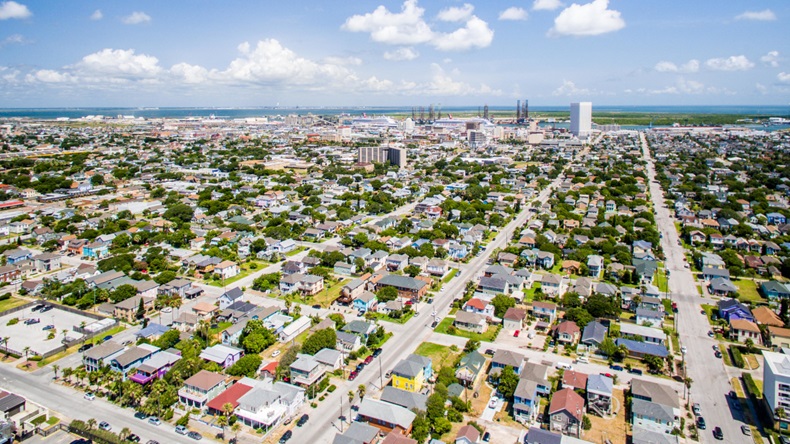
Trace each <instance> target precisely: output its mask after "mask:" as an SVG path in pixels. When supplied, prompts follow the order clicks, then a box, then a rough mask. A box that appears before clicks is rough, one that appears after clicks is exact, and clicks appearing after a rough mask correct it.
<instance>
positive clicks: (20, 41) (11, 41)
mask: <svg viewBox="0 0 790 444" xmlns="http://www.w3.org/2000/svg"><path fill="white" fill-rule="evenodd" d="M27 43H30V40H28V39H26V38H25V36H23V35H22V34H11V35H9V36H8V37H6V38H4V39H3V40H0V48H2V47H4V46H8V45H24V44H27Z"/></svg>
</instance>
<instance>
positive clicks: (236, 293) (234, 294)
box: [220, 287, 244, 301]
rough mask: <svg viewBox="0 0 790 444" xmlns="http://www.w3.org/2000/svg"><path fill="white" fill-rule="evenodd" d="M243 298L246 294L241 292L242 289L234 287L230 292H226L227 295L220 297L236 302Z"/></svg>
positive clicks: (223, 294)
mask: <svg viewBox="0 0 790 444" xmlns="http://www.w3.org/2000/svg"><path fill="white" fill-rule="evenodd" d="M243 296H244V292H243V291H241V288H239V287H233V288H231V289H230V290H228V291H226V292H225V293H222V295H221V296H220V297H221V298H222V297H225V298H228V299H230V300H231V301H235V300H237V299H239V298H241V297H243Z"/></svg>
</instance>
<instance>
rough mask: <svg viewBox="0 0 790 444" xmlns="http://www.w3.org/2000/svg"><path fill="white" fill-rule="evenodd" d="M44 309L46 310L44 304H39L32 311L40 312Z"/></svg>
mask: <svg viewBox="0 0 790 444" xmlns="http://www.w3.org/2000/svg"><path fill="white" fill-rule="evenodd" d="M42 308H44V304H38V305H36V306H34V307H33V308H31V309H30V311H39V310H41V309H42Z"/></svg>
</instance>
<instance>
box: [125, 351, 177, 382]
mask: <svg viewBox="0 0 790 444" xmlns="http://www.w3.org/2000/svg"><path fill="white" fill-rule="evenodd" d="M180 359H181V356H180V355H178V354H175V353H170V352H168V351H164V350H163V351H160V352H159V353H157V354H155V355H154V356H153V357H152V358H151V359H149V360H147V361H145V362H144V363H143V364H141V365H140V366H139V367H137V369H136V372H135V373H134V374H133V375H132V376H130V377H129V380H130V381H134V382H136V383H138V384H141V385H145V384H148V383H149V382H151V381H153V380H155V379H161V378H163V377H164V376H165V374H167V372H168V371H169V370H170V369H171V368H173V365H174V364H175V363H176V362H178V361H179V360H180Z"/></svg>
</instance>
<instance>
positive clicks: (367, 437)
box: [332, 422, 379, 444]
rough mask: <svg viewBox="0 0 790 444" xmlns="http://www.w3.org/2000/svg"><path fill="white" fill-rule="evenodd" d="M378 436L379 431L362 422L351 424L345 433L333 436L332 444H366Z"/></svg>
mask: <svg viewBox="0 0 790 444" xmlns="http://www.w3.org/2000/svg"><path fill="white" fill-rule="evenodd" d="M378 434H379V429H378V428H377V427H373V426H370V425H367V424H365V423H364V422H352V423H351V425H350V426H349V427H348V430H346V432H345V433H343V434H342V435H335V439H334V440H333V441H332V444H367V443H371V442H373V441H374V440H375V439H376V437H377V436H378Z"/></svg>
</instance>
